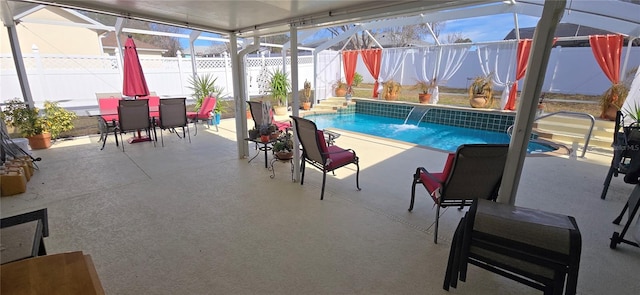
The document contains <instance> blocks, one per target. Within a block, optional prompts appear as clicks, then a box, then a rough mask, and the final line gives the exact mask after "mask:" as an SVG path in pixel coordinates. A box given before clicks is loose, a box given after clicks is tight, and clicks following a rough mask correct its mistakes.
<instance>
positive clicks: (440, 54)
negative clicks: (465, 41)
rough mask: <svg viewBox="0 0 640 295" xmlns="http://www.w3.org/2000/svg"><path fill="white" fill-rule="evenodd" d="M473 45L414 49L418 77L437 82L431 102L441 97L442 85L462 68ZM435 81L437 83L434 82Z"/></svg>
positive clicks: (430, 82) (426, 81)
mask: <svg viewBox="0 0 640 295" xmlns="http://www.w3.org/2000/svg"><path fill="white" fill-rule="evenodd" d="M469 48H471V45H441V46H429V47H424V48H419V49H417V50H415V51H414V55H413V65H414V67H415V71H416V76H417V79H418V80H419V81H421V82H425V83H429V84H435V87H434V88H433V90H432V92H431V103H432V104H437V103H438V100H439V99H440V97H439V96H440V90H439V87H438V86H440V85H445V84H446V83H447V81H448V80H449V79H451V77H453V75H454V74H455V73H456V72H457V71H458V69H460V66H462V63H463V62H464V60H465V58H466V57H467V54H468V53H469ZM434 82H435V83H434Z"/></svg>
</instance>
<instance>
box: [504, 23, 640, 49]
mask: <svg viewBox="0 0 640 295" xmlns="http://www.w3.org/2000/svg"><path fill="white" fill-rule="evenodd" d="M535 29H536V28H535V27H530V28H520V39H533V32H534V31H535ZM607 34H615V33H613V32H609V31H605V30H601V29H596V28H592V27H588V26H582V25H576V24H570V23H560V24H558V27H556V32H555V37H585V38H581V39H580V40H567V41H558V42H556V43H555V45H554V47H555V46H562V47H589V46H590V45H589V39H588V38H586V37H587V36H590V35H607ZM513 39H516V29H513V30H511V32H509V33H508V34H507V36H506V37H504V40H513ZM625 40H627V38H625ZM637 41H638V42H637ZM624 44H625V46H626V45H627V42H626V41H625V42H624ZM633 44H634V46H638V45H639V44H640V40H635V41H634V42H633Z"/></svg>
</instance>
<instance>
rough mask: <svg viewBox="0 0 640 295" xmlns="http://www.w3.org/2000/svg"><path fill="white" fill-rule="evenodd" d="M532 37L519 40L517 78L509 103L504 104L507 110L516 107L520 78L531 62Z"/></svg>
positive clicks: (512, 86)
mask: <svg viewBox="0 0 640 295" xmlns="http://www.w3.org/2000/svg"><path fill="white" fill-rule="evenodd" d="M531 42H532V40H531V39H524V40H520V41H519V42H518V53H517V54H518V55H517V58H518V59H517V60H516V62H517V64H516V80H515V82H513V85H511V90H510V91H509V99H508V100H507V104H506V105H505V106H504V109H505V110H510V111H513V110H515V109H516V96H517V95H518V80H520V79H522V77H524V74H525V73H526V72H527V63H528V62H529V53H530V52H531Z"/></svg>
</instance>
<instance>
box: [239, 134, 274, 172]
mask: <svg viewBox="0 0 640 295" xmlns="http://www.w3.org/2000/svg"><path fill="white" fill-rule="evenodd" d="M244 140H246V141H250V142H255V143H256V144H257V145H258V153H256V155H255V156H253V157H251V159H249V162H248V163H251V161H253V159H255V158H257V157H258V155H260V152H264V168H269V160H268V159H267V152H268V151H270V150H272V149H273V147H272V146H269V145H271V144H273V143H275V142H276V141H278V139H277V138H276V139H269V141H267V142H263V141H261V140H260V138H256V139H252V138H245V139H244ZM260 145H262V146H260Z"/></svg>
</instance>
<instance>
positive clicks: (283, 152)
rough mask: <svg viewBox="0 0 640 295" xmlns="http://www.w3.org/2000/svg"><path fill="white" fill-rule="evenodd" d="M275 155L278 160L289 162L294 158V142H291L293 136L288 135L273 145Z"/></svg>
mask: <svg viewBox="0 0 640 295" xmlns="http://www.w3.org/2000/svg"><path fill="white" fill-rule="evenodd" d="M273 153H274V156H275V157H276V158H277V159H278V160H289V159H291V158H293V140H291V134H289V133H287V134H286V135H284V136H282V137H281V138H280V139H279V140H278V141H277V142H276V143H274V144H273Z"/></svg>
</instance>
